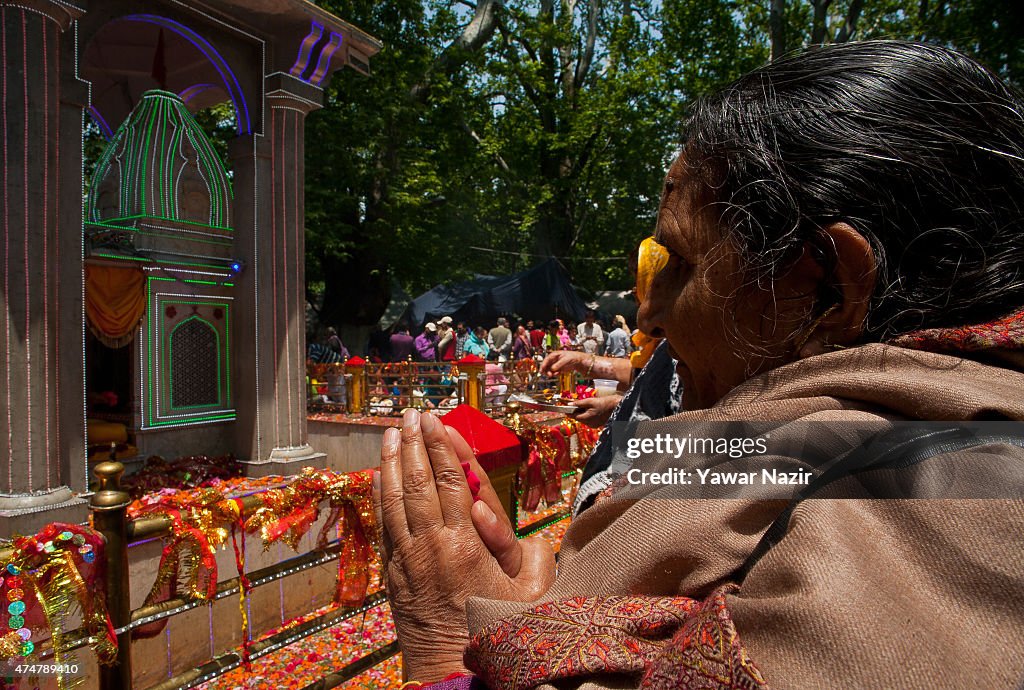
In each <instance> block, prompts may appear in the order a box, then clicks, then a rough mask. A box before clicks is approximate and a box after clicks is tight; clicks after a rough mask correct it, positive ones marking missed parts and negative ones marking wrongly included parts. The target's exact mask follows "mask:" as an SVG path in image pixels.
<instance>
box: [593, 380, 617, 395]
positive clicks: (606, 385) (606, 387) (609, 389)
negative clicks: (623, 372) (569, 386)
mask: <svg viewBox="0 0 1024 690" xmlns="http://www.w3.org/2000/svg"><path fill="white" fill-rule="evenodd" d="M618 387H619V382H618V381H616V380H615V379H594V390H595V391H596V395H597V397H599V398H600V397H603V396H605V395H615V391H616V390H617V389H618Z"/></svg>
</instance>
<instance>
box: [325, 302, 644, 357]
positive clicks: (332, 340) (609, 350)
mask: <svg viewBox="0 0 1024 690" xmlns="http://www.w3.org/2000/svg"><path fill="white" fill-rule="evenodd" d="M637 333H638V331H637V330H636V329H633V330H632V331H631V330H630V328H629V325H628V324H627V322H626V318H625V317H624V316H622V315H619V314H617V315H615V316H614V317H613V318H612V319H611V322H610V323H602V322H601V321H599V320H598V317H597V313H596V312H595V311H594V310H592V309H589V310H587V311H586V313H585V317H584V320H583V321H582V322H580V323H579V324H576V323H573V322H569V323H568V324H567V323H566V322H565V321H563V320H562V319H553V320H551V321H548V322H543V321H534V320H525V321H521V320H520V321H514V322H510V321H509V319H507V318H505V317H499V318H498V319H497V320H496V322H495V323H494V325H493V326H491V327H490V328H487V327H485V326H483V325H474V326H472V327H470V326H468V325H467V324H466V323H465V322H463V321H458V322H456V321H454V320H453V319H452V317H451V316H444V317H441V318H440V319H437V320H436V321H428V322H427V323H426V324H424V325H423V329H422V330H421V331H420V333H418V334H417V335H415V336H414V335H412V333H411V331H410V329H409V324H408V323H406V322H399V323H398V324H396V326H395V327H394V330H393V332H392V333H391V335H390V336H389V337H386V338H384V339H375V340H374V341H373V342H371V343H370V345H369V346H368V347H367V356H368V357H367V358H368V359H369V360H370V361H371V362H405V361H408V360H409V359H412V360H413V361H416V362H454V361H457V360H459V359H462V357H463V356H465V355H476V356H477V357H480V358H481V359H485V360H491V361H497V362H506V361H509V360H521V359H531V358H532V359H536V360H538V361H540V360H542V359H543V358H544V357H545V356H546V355H548V354H549V353H551V352H556V351H566V350H568V351H577V352H584V353H586V354H588V355H600V356H606V357H619V358H628V357H629V356H630V355H631V354H632V353H633V352H634V351H636V350H637V349H638V346H637V345H634V342H633V337H634V336H635V335H637ZM309 353H310V359H313V360H314V361H315V362H317V363H332V362H342V361H344V360H346V359H348V357H349V350H348V348H347V347H345V345H344V343H342V341H341V338H340V337H339V336H338V333H337V330H336V329H334V328H333V327H332V328H328V329H327V330H326V332H325V337H324V338H323V342H311V344H310V346H309Z"/></svg>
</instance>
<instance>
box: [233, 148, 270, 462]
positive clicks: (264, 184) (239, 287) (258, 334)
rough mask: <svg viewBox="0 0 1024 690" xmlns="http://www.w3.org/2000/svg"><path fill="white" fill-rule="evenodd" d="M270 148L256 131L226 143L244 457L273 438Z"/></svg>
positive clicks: (266, 448)
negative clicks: (240, 265)
mask: <svg viewBox="0 0 1024 690" xmlns="http://www.w3.org/2000/svg"><path fill="white" fill-rule="evenodd" d="M270 153H271V146H270V141H269V140H268V139H267V138H266V137H263V136H260V135H255V134H250V135H246V136H241V137H238V138H237V139H235V140H233V141H232V142H231V144H230V146H229V147H228V156H229V157H230V159H231V169H232V189H233V192H234V209H233V210H234V213H233V214H232V216H233V218H234V224H235V242H234V256H235V257H236V258H237V259H239V260H240V261H243V262H244V263H245V268H244V269H243V270H242V271H240V272H239V274H238V275H237V276H236V277H235V314H234V323H235V337H234V341H235V343H237V346H236V349H235V352H234V353H233V355H232V356H233V358H234V361H233V364H232V366H233V372H232V379H233V381H234V391H232V399H233V400H234V404H235V410H236V419H235V455H236V456H237V457H239V458H242V459H243V460H246V461H249V462H259V461H265V460H267V459H268V458H269V457H270V450H271V448H273V443H274V441H275V440H276V435H274V434H273V433H272V432H271V429H270V427H269V426H268V425H267V420H268V419H273V418H274V414H275V409H274V407H275V405H276V404H277V402H276V400H275V397H274V396H275V390H276V387H275V384H274V377H275V373H274V370H273V367H272V366H268V364H267V361H266V358H267V356H268V355H269V353H270V352H271V348H272V347H273V344H274V340H273V333H272V330H271V328H270V327H269V326H268V323H269V322H268V319H267V314H268V313H270V312H269V310H268V309H267V308H266V305H267V304H269V302H267V299H268V295H269V294H272V290H270V289H269V288H270V286H269V285H266V284H264V283H266V282H268V281H269V278H267V275H266V266H267V265H268V264H267V262H268V261H269V259H270V256H269V254H268V252H269V247H266V246H264V245H266V244H268V243H267V242H263V241H262V240H263V238H262V233H263V232H264V227H263V226H264V224H266V225H268V226H269V221H270V209H271V208H272V199H271V197H270V190H269V188H268V187H269V184H270V170H271V156H270ZM250 343H251V344H250Z"/></svg>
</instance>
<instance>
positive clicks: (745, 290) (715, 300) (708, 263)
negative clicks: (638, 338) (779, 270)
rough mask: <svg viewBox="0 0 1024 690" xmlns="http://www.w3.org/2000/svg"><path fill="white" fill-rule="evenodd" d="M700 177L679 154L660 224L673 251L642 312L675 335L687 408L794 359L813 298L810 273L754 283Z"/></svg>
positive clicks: (653, 330) (658, 331)
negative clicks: (710, 208) (708, 208)
mask: <svg viewBox="0 0 1024 690" xmlns="http://www.w3.org/2000/svg"><path fill="white" fill-rule="evenodd" d="M701 184H702V183H701V182H699V181H695V180H691V179H690V178H689V173H688V172H687V167H686V165H685V163H684V161H683V157H682V156H680V157H679V158H677V159H676V161H675V162H674V163H673V164H672V167H671V169H670V170H669V173H668V176H667V177H666V180H665V188H664V191H663V193H662V200H661V208H660V210H659V214H658V225H657V230H656V232H655V237H656V239H657V240H658V242H660V243H661V244H662V245H664V246H665V248H666V249H667V250H668V252H669V259H668V263H667V264H666V265H665V267H664V268H663V269H662V270H661V271H660V272H659V273H658V274H657V275H656V276H655V278H654V280H653V282H652V284H651V291H650V294H649V295H648V298H647V299H646V300H645V301H644V303H643V304H642V305H641V307H640V312H639V325H640V330H642V331H643V332H645V333H647V334H649V335H652V336H656V337H657V336H664V337H666V338H667V339H668V341H669V345H671V347H672V350H673V351H674V356H675V358H676V359H677V360H678V361H679V364H678V367H677V371H678V372H679V375H680V377H681V379H682V382H683V385H684V392H683V406H684V407H685V408H686V409H688V410H694V409H703V408H706V407H710V406H712V405H714V404H715V403H716V402H718V400H720V399H721V398H722V397H723V396H724V395H725V394H726V393H728V392H729V391H730V390H732V389H733V388H735V387H736V386H737V385H739V384H740V383H742V382H743V381H745V380H747V379H748V378H750V377H751V376H754V375H756V374H759V373H762V372H764V371H767V370H769V369H772V368H774V367H776V366H779V365H781V364H784V363H786V362H789V361H792V360H793V359H795V353H794V349H795V348H794V334H795V333H797V332H799V331H800V329H801V327H802V326H803V324H805V322H806V317H807V314H808V313H809V310H810V309H811V307H812V305H813V299H812V297H811V296H810V294H808V293H809V291H810V290H809V285H808V284H807V282H806V281H799V280H794V281H790V280H786V279H785V278H783V280H782V281H780V282H777V283H776V284H775V285H773V286H772V287H771V289H767V290H762V289H759V288H756V287H751V286H749V285H748V282H749V281H748V279H747V277H746V276H745V275H744V273H743V271H742V270H741V261H740V255H739V253H738V252H737V250H736V248H735V247H734V245H733V244H732V243H731V242H730V241H728V240H727V239H725V238H724V237H723V235H722V232H721V230H720V229H719V227H718V226H717V225H716V223H715V220H716V218H717V214H716V213H714V212H704V211H705V205H706V204H705V202H701V201H699V199H700V198H701V197H702V196H704V197H707V196H708V195H707V194H703V190H702V189H701V186H700V185H701ZM791 283H792V284H791Z"/></svg>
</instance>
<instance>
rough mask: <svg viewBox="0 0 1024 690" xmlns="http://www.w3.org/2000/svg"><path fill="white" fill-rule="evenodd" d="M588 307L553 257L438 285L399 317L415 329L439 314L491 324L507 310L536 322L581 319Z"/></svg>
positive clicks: (411, 304) (476, 323)
mask: <svg viewBox="0 0 1024 690" xmlns="http://www.w3.org/2000/svg"><path fill="white" fill-rule="evenodd" d="M586 309H587V307H586V305H585V304H584V303H583V300H581V299H580V297H579V295H577V294H576V291H575V290H574V289H573V287H572V284H571V283H570V282H569V274H568V272H567V271H566V270H565V268H564V267H563V266H562V265H561V264H560V263H558V261H557V260H556V259H547V260H545V261H544V262H542V263H540V264H538V265H537V266H534V267H533V268H530V269H527V270H525V271H520V272H519V273H514V274H512V275H510V276H485V275H478V276H476V277H475V278H473V279H472V280H467V281H464V282H461V283H455V284H453V285H438V286H437V287H435V288H433V289H432V290H429V291H428V292H425V293H423V294H422V295H420V296H419V297H417V298H416V299H414V300H413V301H412V302H410V303H409V306H408V307H407V308H406V310H405V313H404V315H403V317H402V319H401V320H402V321H405V322H406V323H407V324H408V325H409V326H410V327H412V329H413V330H417V329H418V328H419V327H421V326H422V325H423V324H425V323H426V322H427V321H437V320H438V319H440V318H441V317H443V316H450V317H452V319H453V320H454V321H456V322H458V321H463V322H465V323H466V325H468V326H471V327H472V326H484V327H490V326H492V325H493V324H494V322H495V320H496V319H497V318H498V317H499V316H508V315H511V314H515V315H518V316H521V317H522V318H524V319H533V320H535V321H537V320H541V321H548V320H551V319H556V318H558V319H564V320H566V321H581V320H583V316H584V313H585V312H586Z"/></svg>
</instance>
